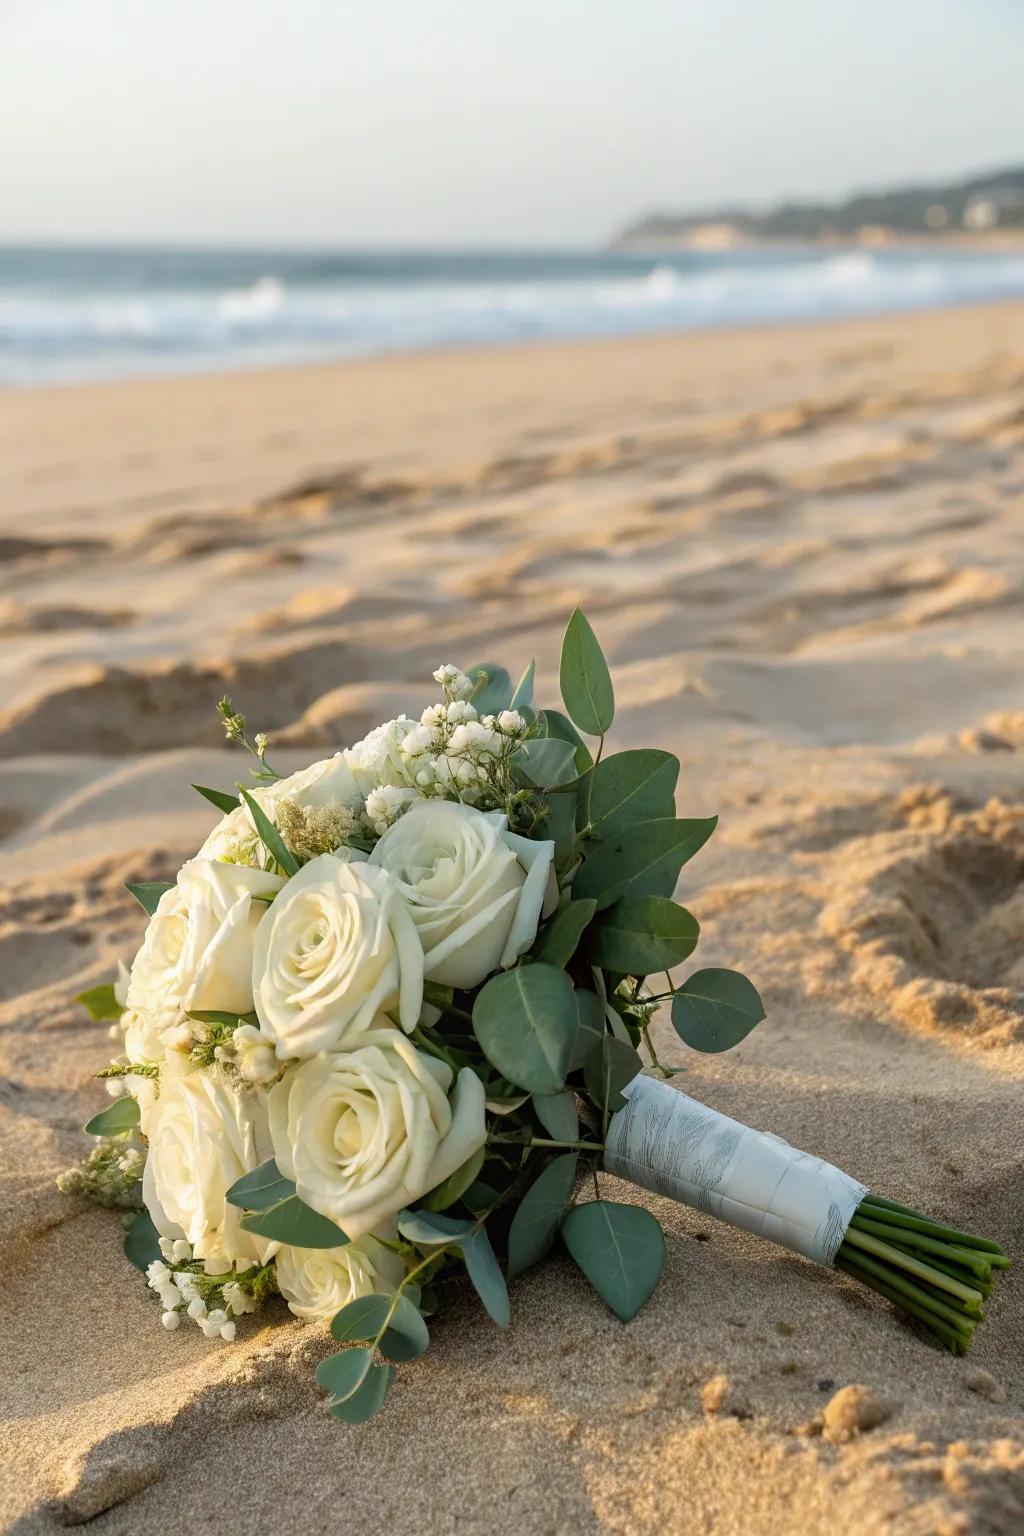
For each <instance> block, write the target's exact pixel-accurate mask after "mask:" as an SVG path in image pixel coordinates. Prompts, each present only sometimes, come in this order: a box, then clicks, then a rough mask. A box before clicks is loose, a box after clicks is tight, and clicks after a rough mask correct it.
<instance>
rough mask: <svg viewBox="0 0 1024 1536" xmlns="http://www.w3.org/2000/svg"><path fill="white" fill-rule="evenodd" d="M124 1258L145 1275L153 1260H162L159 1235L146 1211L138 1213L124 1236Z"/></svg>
mask: <svg viewBox="0 0 1024 1536" xmlns="http://www.w3.org/2000/svg"><path fill="white" fill-rule="evenodd" d="M124 1256H125V1258H126V1259H130V1260H131V1262H132V1263H133V1264H134V1265H135V1268H136V1269H141V1271H142V1273H143V1274H145V1273H146V1270H147V1269H148V1268H149V1266H150V1265H151V1264H152V1262H153V1260H154V1259H159V1258H162V1257H163V1255H162V1254H161V1252H160V1234H159V1232H158V1231H157V1229H156V1227H155V1226H154V1225H153V1218H152V1216H151V1215H150V1214H149V1212H148V1211H145V1210H143V1211H140V1212H139V1214H138V1215H137V1216H136V1218H135V1220H134V1221H133V1222H132V1224H131V1226H130V1227H129V1228H128V1230H127V1232H126V1233H125V1235H124Z"/></svg>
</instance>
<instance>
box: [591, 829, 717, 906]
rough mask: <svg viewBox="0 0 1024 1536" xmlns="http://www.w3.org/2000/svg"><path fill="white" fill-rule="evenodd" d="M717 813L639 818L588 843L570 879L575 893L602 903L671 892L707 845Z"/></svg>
mask: <svg viewBox="0 0 1024 1536" xmlns="http://www.w3.org/2000/svg"><path fill="white" fill-rule="evenodd" d="M717 825H718V817H717V816H708V817H704V818H701V819H698V820H690V819H688V818H687V819H684V818H681V817H674V816H673V817H665V818H663V819H662V820H660V821H641V822H638V823H637V825H636V826H633V827H630V828H628V830H627V831H625V832H619V833H617V834H616V836H615V837H612V838H609V839H608V840H607V842H600V843H597V844H596V845H594V846H592V847H590V848H588V850H587V854H586V857H585V858H584V861H583V864H582V866H581V868H580V869H579V871H578V872H577V874H576V877H575V879H574V880H573V882H572V894H573V896H574V897H588V896H589V897H593V898H594V899H596V901H597V905H598V908H599V909H600V908H602V907H609V906H611V904H612V902H613V901H617V900H618V899H619V897H620V896H625V895H630V896H671V895H672V892H673V891H674V890H675V888H676V881H677V880H678V878H679V871H680V870H681V869H682V867H683V865H684V864H685V863H686V862H687V860H688V859H692V858H693V855H694V854H695V853H697V852H698V850H699V849H701V848H703V846H704V844H705V843H706V842H707V840H708V838H709V837H710V836H711V834H712V832H713V831H714V830H715V827H716V826H717Z"/></svg>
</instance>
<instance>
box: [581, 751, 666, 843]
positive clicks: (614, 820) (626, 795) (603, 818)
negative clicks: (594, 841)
mask: <svg viewBox="0 0 1024 1536" xmlns="http://www.w3.org/2000/svg"><path fill="white" fill-rule="evenodd" d="M678 778H679V759H678V758H677V757H673V755H672V753H671V752H657V751H654V750H653V749H649V748H644V749H642V750H639V751H635V752H616V753H615V754H614V755H613V756H612V757H605V758H602V759H601V761H600V762H599V763H598V765H597V767H596V768H595V769H594V772H593V777H592V780H591V788H590V797H589V806H588V810H589V820H590V828H591V831H592V832H593V833H595V834H596V835H598V836H599V837H613V836H614V835H615V834H616V833H620V832H625V831H626V830H627V829H628V828H629V827H632V826H634V825H635V823H636V822H638V821H651V820H654V819H656V818H661V817H669V816H674V815H675V808H676V800H675V793H676V780H677V779H678Z"/></svg>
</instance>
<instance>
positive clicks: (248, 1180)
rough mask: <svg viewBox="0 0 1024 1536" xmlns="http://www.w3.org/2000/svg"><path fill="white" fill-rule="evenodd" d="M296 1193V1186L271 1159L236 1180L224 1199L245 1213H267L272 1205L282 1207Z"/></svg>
mask: <svg viewBox="0 0 1024 1536" xmlns="http://www.w3.org/2000/svg"><path fill="white" fill-rule="evenodd" d="M294 1193H295V1185H294V1184H293V1183H292V1181H291V1179H286V1178H284V1176H283V1175H282V1174H281V1173H279V1172H278V1167H277V1164H276V1163H275V1161H274V1159H273V1158H272V1157H271V1158H268V1159H267V1161H266V1162H265V1163H260V1165H259V1167H258V1168H253V1169H252V1170H251V1172H249V1173H243V1175H242V1177H241V1178H240V1179H236V1180H235V1182H234V1183H233V1184H232V1185H231V1188H230V1189H229V1190H228V1192H227V1194H226V1195H225V1196H224V1198H225V1200H226V1201H227V1202H228V1204H229V1205H237V1206H239V1207H240V1208H241V1209H242V1210H243V1211H265V1210H267V1209H268V1208H269V1207H270V1206H272V1205H280V1204H281V1202H282V1201H283V1200H287V1199H289V1198H290V1197H291V1196H292V1195H294Z"/></svg>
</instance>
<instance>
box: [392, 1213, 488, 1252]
mask: <svg viewBox="0 0 1024 1536" xmlns="http://www.w3.org/2000/svg"><path fill="white" fill-rule="evenodd" d="M472 1225H473V1223H472V1222H471V1221H466V1220H465V1219H462V1218H460V1217H458V1216H442V1215H440V1214H439V1213H437V1212H434V1211H401V1212H400V1213H399V1216H398V1230H399V1232H400V1233H401V1235H402V1236H403V1237H404V1238H405V1240H406V1242H409V1243H415V1244H416V1247H417V1248H439V1247H440V1248H443V1247H448V1246H451V1245H452V1244H457V1243H458V1241H459V1240H460V1239H461V1238H462V1237H464V1236H465V1234H466V1233H467V1232H468V1231H469V1229H470V1227H471V1226H472Z"/></svg>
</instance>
